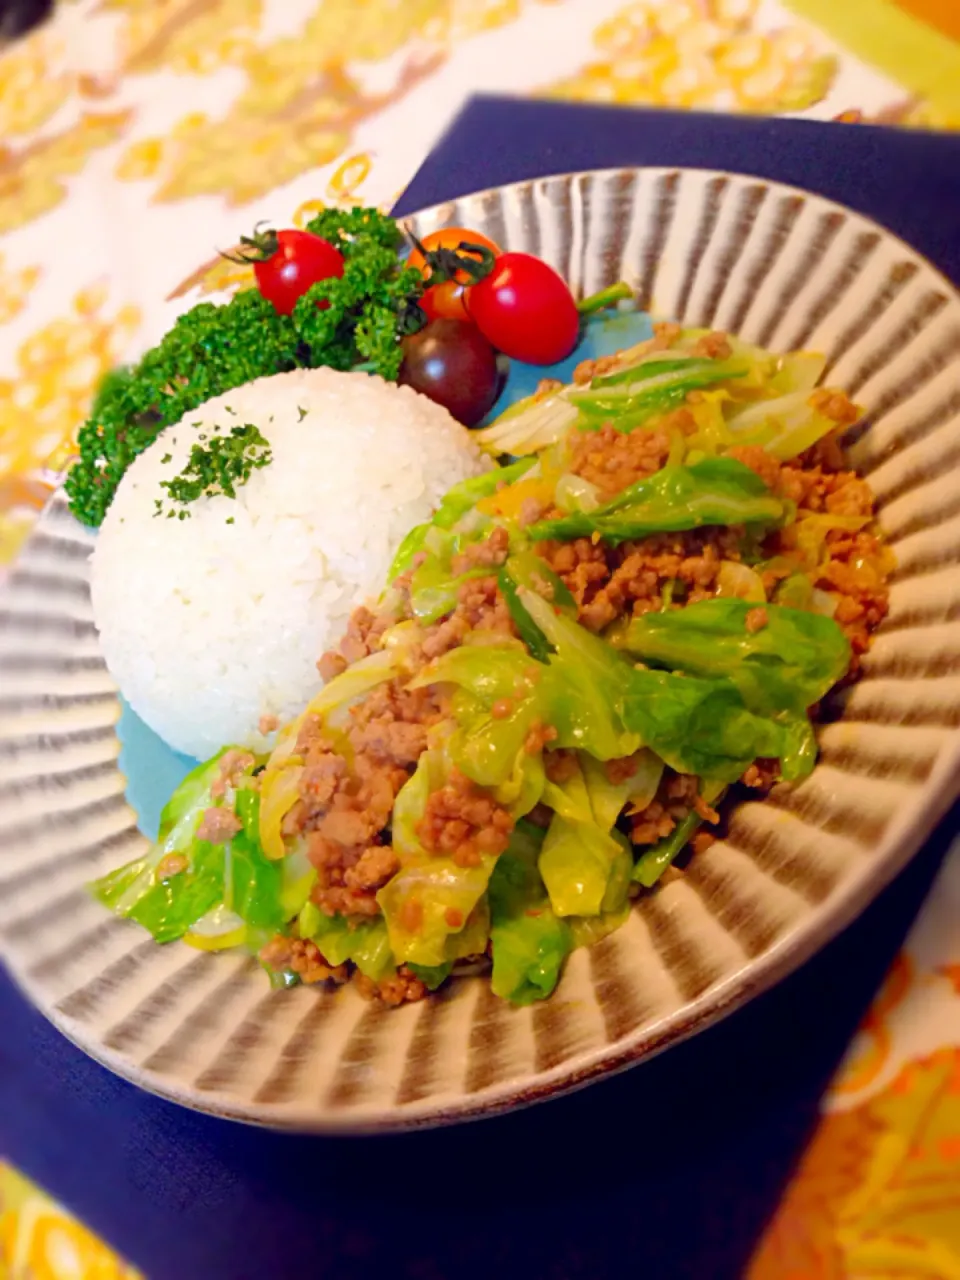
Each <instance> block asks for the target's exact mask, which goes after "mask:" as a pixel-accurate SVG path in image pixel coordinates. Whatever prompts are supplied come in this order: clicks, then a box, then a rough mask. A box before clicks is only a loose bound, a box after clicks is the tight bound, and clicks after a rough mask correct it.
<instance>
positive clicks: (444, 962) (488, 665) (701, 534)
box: [95, 255, 891, 1005]
mask: <svg viewBox="0 0 960 1280" xmlns="http://www.w3.org/2000/svg"><path fill="white" fill-rule="evenodd" d="M504 256H507V255H504ZM498 261H502V258H501V259H498ZM476 287H478V286H474V285H471V286H469V289H474V288H476ZM469 305H470V304H469V302H468V306H469ZM824 367H825V361H824V360H823V359H822V358H821V357H819V356H817V355H814V354H811V353H806V352H800V353H793V354H788V355H783V356H777V355H773V354H771V353H768V352H765V351H762V350H759V349H757V348H756V347H753V346H750V345H749V344H747V343H744V342H742V341H740V340H739V339H737V338H735V337H733V336H731V335H728V334H723V333H716V332H707V331H703V330H689V329H682V328H681V327H680V326H679V325H675V324H668V323H661V324H657V325H655V326H654V329H653V335H652V337H650V338H648V339H647V340H645V341H643V342H641V343H639V344H636V345H633V346H631V347H629V348H627V349H625V350H622V351H620V352H618V353H616V354H615V355H611V356H605V357H602V358H599V359H591V360H585V361H581V363H580V364H579V365H578V366H577V368H576V369H575V371H574V375H573V382H572V383H571V384H563V383H560V382H559V381H549V380H548V381H545V382H544V383H542V384H541V386H540V388H539V389H538V390H537V391H536V392H535V394H533V395H532V396H530V397H529V398H528V399H527V400H525V401H523V402H521V403H520V404H518V405H515V406H513V407H512V408H511V409H509V410H507V412H506V413H504V414H503V415H502V416H501V417H500V418H499V419H498V420H497V421H495V422H493V423H492V424H491V425H490V426H489V427H486V428H484V429H482V430H480V431H477V432H474V433H473V435H472V440H473V441H479V442H480V443H481V444H482V445H483V446H484V447H485V448H486V449H487V451H488V452H489V453H490V454H492V455H494V456H496V458H497V459H498V461H497V464H496V466H495V467H493V468H492V469H490V470H486V471H481V470H480V468H479V466H478V465H477V464H476V462H475V460H473V459H471V460H470V462H469V463H468V462H467V460H466V459H467V455H466V453H464V452H463V451H462V450H461V449H460V448H459V447H458V449H457V450H456V456H457V457H458V458H461V459H463V462H462V466H463V469H464V471H465V472H467V473H468V474H465V475H464V476H463V478H460V477H454V476H452V475H451V476H450V479H451V480H455V482H454V483H452V485H451V486H450V487H449V488H448V490H447V492H446V493H445V495H444V496H443V497H442V499H441V500H440V501H439V502H438V503H436V504H435V505H434V506H433V509H432V511H431V512H430V514H429V515H428V516H426V517H425V518H423V519H422V520H421V521H420V523H419V524H415V525H414V526H413V528H412V529H410V530H409V532H408V533H407V535H406V537H404V539H403V541H402V542H401V543H400V545H399V547H398V548H397V551H396V554H395V556H394V558H393V561H392V564H391V565H390V567H389V569H388V570H387V571H386V572H385V573H384V575H383V579H382V582H381V584H380V585H381V586H382V591H381V593H380V595H379V597H377V598H376V599H375V600H370V601H368V602H366V603H364V604H362V605H361V606H360V607H358V608H357V609H356V610H355V611H354V612H353V614H352V615H351V617H350V620H349V622H348V624H347V626H346V629H345V632H344V634H343V637H342V638H341V639H340V641H339V643H338V644H334V645H331V646H330V647H329V648H327V649H326V651H325V652H323V653H322V654H320V655H319V663H318V666H319V670H320V673H321V674H322V676H323V678H324V681H325V683H324V685H323V687H322V688H321V689H320V690H319V691H318V692H316V693H315V694H314V695H313V696H312V697H310V699H309V700H308V701H306V703H305V705H303V706H302V707H300V708H299V709H298V713H297V714H295V715H293V716H292V717H291V716H289V715H288V714H287V713H286V712H285V713H284V714H283V723H282V724H281V725H280V726H279V729H278V731H277V735H276V738H275V740H274V741H273V743H272V744H271V746H270V747H269V748H266V749H261V748H260V747H258V746H256V745H254V746H250V747H248V745H247V744H245V743H242V742H237V741H236V740H235V739H234V737H233V735H231V734H226V733H224V734H221V735H220V739H219V740H218V741H217V744H216V745H217V747H218V748H219V750H218V751H216V752H215V753H214V754H212V755H211V757H210V758H209V759H208V760H206V761H205V762H204V763H202V764H199V765H198V766H197V768H196V769H195V770H194V771H193V772H192V773H191V774H190V775H189V776H188V777H187V778H186V779H185V781H184V782H183V784H182V785H181V786H180V787H179V788H178V789H177V791H176V792H175V794H174V795H173V797H172V798H171V800H170V802H169V804H168V805H167V808H166V809H165V810H164V813H163V817H162V820H161V824H160V833H159V837H158V840H157V842H156V843H155V845H154V846H153V848H152V849H151V851H150V852H149V853H148V854H147V855H145V856H144V857H143V858H141V859H139V860H137V861H136V862H134V863H132V864H130V865H128V866H126V867H122V868H120V869H118V870H117V871H115V872H112V873H111V874H110V875H108V876H106V877H104V878H103V879H102V880H100V881H98V883H97V885H96V886H95V891H96V893H97V894H98V896H99V898H100V899H101V900H102V901H103V902H104V903H105V904H106V905H107V906H109V907H110V908H111V909H113V910H114V911H116V912H118V913H119V914H120V915H123V916H126V917H129V918H131V919H134V920H137V921H138V922H139V923H140V924H142V925H143V926H144V927H146V928H147V929H149V930H150V931H151V932H152V934H153V936H154V937H155V938H157V939H158V940H159V941H168V940H171V939H174V938H181V937H182V938H185V939H186V940H187V941H188V942H190V943H191V944H192V945H194V946H199V947H203V948H205V949H212V950H218V949H223V948H227V947H233V946H242V947H246V948H249V949H251V950H253V951H254V952H256V954H258V956H259V957H260V960H261V962H262V963H263V965H264V967H265V968H266V969H267V970H268V972H269V973H270V975H271V978H272V980H273V981H274V983H275V984H277V985H288V984H291V983H298V982H304V983H313V982H330V983H343V982H346V981H347V980H350V979H352V980H353V981H355V982H356V984H357V985H358V986H359V987H360V989H361V990H362V991H363V992H364V993H365V994H367V995H370V996H374V997H376V998H378V999H380V1000H382V1001H384V1002H385V1003H388V1004H400V1003H403V1002H406V1001H411V1000H416V999H420V998H422V997H423V996H425V995H426V994H427V993H429V992H430V991H433V990H436V989H437V988H438V987H439V986H440V985H441V984H442V983H443V982H445V981H446V980H447V979H448V977H450V975H451V974H454V973H457V972H460V971H461V970H462V969H463V968H464V967H467V968H469V969H472V970H473V971H476V970H477V969H478V968H482V969H483V970H484V971H487V972H489V981H490V983H491V986H492V989H493V991H494V992H495V993H496V994H497V995H498V996H500V997H502V998H503V999H505V1000H508V1001H510V1002H512V1003H514V1004H520V1005H522V1004H527V1003H529V1002H531V1001H534V1000H539V999H543V998H545V997H547V996H549V995H550V993H551V992H552V991H553V989H554V987H555V986H556V983H557V981H558V979H559V976H560V974H561V972H562V969H563V965H564V962H565V960H566V958H567V957H568V956H569V954H570V953H571V951H573V950H574V949H575V948H577V947H580V946H584V945H588V944H590V943H592V942H595V941H597V940H598V939H600V938H602V937H603V936H604V935H605V934H608V933H610V932H611V931H613V930H615V929H617V928H618V927H619V926H620V925H621V924H623V922H624V921H625V919H626V918H627V914H628V912H629V907H630V902H631V899H632V898H634V897H635V896H637V895H638V894H642V893H645V892H649V891H650V890H651V889H652V888H653V887H654V886H655V885H656V884H657V883H658V881H659V880H660V879H661V878H662V877H663V875H664V874H665V873H666V872H667V871H668V869H669V868H670V867H671V866H672V865H673V864H675V863H677V861H678V859H682V858H683V857H686V856H693V857H696V856H697V853H698V852H699V851H702V849H703V848H704V847H705V846H706V845H708V844H709V843H710V842H712V841H713V840H714V839H716V838H717V837H718V836H720V835H722V833H723V829H724V812H725V810H724V807H723V806H724V801H725V798H727V797H728V795H729V796H731V797H732V796H736V795H737V794H738V793H739V794H742V793H744V792H752V793H753V794H754V795H762V794H764V793H765V792H766V791H767V790H769V789H770V787H771V786H772V785H773V783H774V782H776V781H777V780H782V781H784V782H786V783H790V782H795V781H798V780H801V779H803V778H804V777H806V776H807V775H808V774H809V773H810V771H811V770H812V768H813V766H814V763H815V759H816V753H817V746H816V739H815V735H814V730H813V720H814V719H815V717H816V714H817V710H818V707H819V705H820V703H821V701H822V700H823V699H824V698H825V697H826V695H827V694H828V693H829V692H830V691H831V689H833V688H834V687H835V686H836V685H838V684H839V683H842V682H847V681H850V680H852V679H854V678H855V677H856V675H857V671H858V668H859V663H860V659H861V657H862V655H863V654H864V652H865V651H866V649H867V647H868V645H869V643H870V637H871V633H872V632H873V630H874V629H875V628H876V626H877V625H878V624H879V623H880V621H881V620H882V618H883V617H884V615H885V613H886V609H887V587H886V577H887V575H888V573H889V570H890V568H891V557H890V555H889V552H888V551H887V549H886V548H885V546H884V543H883V540H882V537H881V535H880V533H879V531H878V529H877V527H876V525H875V523H874V499H873V495H872V493H871V491H870V488H869V486H868V485H867V484H866V482H865V481H864V480H862V479H861V478H859V477H858V476H857V475H856V473H855V472H854V471H853V470H852V469H851V468H850V467H849V465H848V464H847V462H846V461H845V458H844V455H843V451H842V447H841V443H840V441H841V437H842V433H843V431H844V430H845V429H846V428H847V427H849V426H850V425H851V424H852V423H853V422H855V421H856V419H857V416H858V410H857V408H856V406H854V405H853V404H852V403H851V402H850V400H849V399H848V398H847V396H846V395H845V394H844V393H843V391H841V390H838V389H832V388H825V387H822V386H820V385H819V382H820V379H821V377H822V374H823V371H824ZM294 376H300V377H307V376H308V375H303V374H301V375H288V377H291V378H292V377H294ZM311 376H314V375H311ZM331 376H333V375H331ZM354 376H355V375H354ZM377 394H378V395H380V394H382V392H380V391H378V393H377ZM402 394H408V395H410V394H412V393H409V392H407V393H397V395H402ZM383 409H384V413H385V414H386V413H387V412H388V411H390V412H392V410H393V404H392V403H391V404H390V406H389V407H388V403H387V400H386V399H384V400H383ZM246 416H247V417H251V415H250V414H247V415H246ZM251 420H253V421H255V422H256V424H257V426H258V428H259V429H260V430H261V431H262V432H263V434H264V436H265V438H266V439H267V440H268V441H269V443H270V447H271V450H272V452H273V454H274V455H277V454H278V452H279V450H278V447H277V445H276V443H275V442H274V441H273V440H272V439H271V438H270V435H269V431H268V428H267V426H266V425H265V424H264V421H263V415H262V414H261V415H253V416H252V418H251ZM244 448H245V449H246V450H247V452H246V453H245V454H244V459H245V460H244V462H243V463H236V464H235V467H236V466H239V467H241V469H247V470H249V476H248V478H247V479H246V481H245V484H244V486H243V488H242V489H241V490H239V491H238V498H237V499H236V503H239V502H242V501H243V494H245V493H247V492H248V491H250V490H251V489H252V488H253V487H254V486H257V487H258V488H260V487H263V486H264V485H265V484H266V483H267V477H268V475H269V473H270V471H271V469H272V468H275V467H276V466H277V460H276V456H275V457H274V459H273V460H272V461H270V462H269V463H268V464H266V465H263V466H255V465H254V464H255V463H257V462H260V461H261V460H262V457H263V454H262V448H263V446H260V445H259V444H258V441H257V440H255V439H253V438H251V439H249V440H246V441H245V442H244ZM154 456H155V455H154ZM142 461H143V462H144V463H147V459H143V460H142ZM149 465H150V466H151V467H153V468H154V471H153V474H154V481H155V483H158V482H159V480H160V479H161V475H160V472H162V469H163V465H164V464H163V463H162V461H161V460H160V459H156V463H155V464H154V463H153V462H150V464H149ZM398 465H399V459H392V460H391V461H390V462H389V469H390V470H391V471H392V470H393V469H394V468H395V467H396V466H398ZM200 469H201V471H202V467H201V468H200ZM387 469H388V464H386V463H385V464H384V470H385V473H386V471H387ZM134 474H135V472H134V471H131V473H130V475H129V476H128V479H129V478H130V476H133V475H134ZM232 474H233V473H232V472H231V475H232ZM289 483H290V481H287V480H285V481H284V482H283V484H282V485H279V486H278V489H284V488H285V487H286V486H287V485H288V484H289ZM127 491H128V490H127V489H126V483H125V485H124V486H122V487H121V492H120V495H119V496H118V498H117V500H116V503H115V507H116V505H118V504H119V503H120V501H121V499H123V498H124V496H125V493H126V492H127ZM434 500H435V491H434V490H433V489H431V494H430V505H433V504H434ZM201 501H202V502H206V503H207V504H208V508H207V509H208V510H209V512H210V518H211V519H213V518H214V517H213V513H214V511H216V512H217V513H218V514H219V518H221V519H222V518H223V514H225V513H226V511H227V510H228V509H229V510H232V505H231V502H230V501H229V500H226V499H220V498H208V499H201ZM236 503H234V504H233V505H236ZM133 505H136V504H133ZM121 514H122V513H121ZM113 515H114V511H113V509H112V510H111V513H110V517H108V519H109V520H111V521H112V520H113ZM147 523H148V527H149V523H150V522H149V521H148V522H147ZM155 523H156V524H157V525H164V526H168V527H169V528H171V529H173V530H175V531H177V532H178V533H180V532H181V531H182V535H183V539H184V541H183V547H184V549H186V547H187V546H188V545H189V543H190V539H191V537H192V535H194V534H196V533H198V532H199V531H200V530H201V529H202V526H201V524H200V523H199V522H198V521H195V520H193V519H186V520H183V521H180V520H176V519H162V520H158V521H156V522H155ZM223 532H224V536H225V534H226V531H223ZM110 535H111V538H112V539H114V542H115V545H116V546H118V545H119V544H120V542H121V541H122V539H123V537H124V526H122V525H121V524H120V523H119V519H118V520H117V522H116V523H113V524H112V525H111V527H110ZM217 537H218V538H219V537H220V533H218V534H217ZM300 545H301V543H300V541H299V539H297V538H296V537H295V538H293V539H292V540H290V542H289V543H288V545H287V552H286V554H287V555H289V556H295V554H296V553H295V552H291V551H290V550H289V548H290V547H291V546H292V547H294V548H298V547H299V546H300ZM349 545H350V543H349V540H347V539H345V540H344V542H343V546H344V549H346V548H347V547H348V546H349ZM132 554H136V551H135V549H134V550H133V552H132ZM383 554H385V552H384V553H383ZM98 555H99V552H98ZM201 555H203V552H202V550H201ZM283 566H284V555H283V553H282V552H278V554H277V558H276V560H275V561H274V572H276V573H281V574H282V573H284V572H286V573H287V576H289V577H293V576H296V577H297V579H298V581H299V582H301V583H303V584H305V583H307V582H308V581H309V576H310V569H309V567H308V566H305V565H304V564H303V563H302V562H301V561H298V560H296V559H290V560H288V561H287V562H286V569H284V567H283ZM124 604H126V602H124ZM164 642H166V643H169V638H168V637H164ZM174 642H175V641H174ZM206 643H207V646H208V648H210V649H211V650H216V651H217V652H218V653H220V652H222V651H224V650H225V649H226V648H227V647H228V646H229V645H230V644H232V643H233V641H232V639H231V628H230V626H229V625H228V626H227V627H221V626H220V624H219V623H218V624H217V629H216V630H209V631H208V635H207V637H206ZM251 643H252V646H253V647H247V646H250V645H251ZM257 643H258V641H257V638H256V637H255V636H254V637H252V642H251V639H250V638H249V633H248V639H247V641H246V645H245V646H244V653H243V655H242V656H241V655H239V652H238V654H237V661H238V662H241V661H242V662H244V663H246V666H247V672H248V676H249V679H250V681H251V682H255V681H257V680H264V681H266V680H268V679H269V678H270V677H271V676H272V675H273V672H272V671H271V670H269V669H267V668H266V667H265V664H264V660H263V654H262V651H257V649H256V648H255V646H256V644H257ZM282 647H283V646H282V645H281V646H280V648H282ZM303 652H305V649H304V650H303ZM270 661H271V662H272V661H273V659H271V660H270ZM191 695H192V691H191ZM182 713H183V715H184V718H185V719H186V717H188V716H190V717H193V718H196V719H197V721H198V724H199V721H201V720H202V719H203V718H204V717H203V715H202V714H198V710H197V700H196V697H192V705H191V706H190V707H189V708H183V709H182ZM198 731H199V730H198ZM202 731H203V732H204V733H206V730H205V729H203V730H202ZM224 744H226V745H224Z"/></svg>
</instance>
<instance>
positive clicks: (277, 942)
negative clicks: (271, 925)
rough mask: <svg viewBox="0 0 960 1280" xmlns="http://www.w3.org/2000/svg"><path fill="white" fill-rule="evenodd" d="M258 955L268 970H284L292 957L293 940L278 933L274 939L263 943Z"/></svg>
mask: <svg viewBox="0 0 960 1280" xmlns="http://www.w3.org/2000/svg"><path fill="white" fill-rule="evenodd" d="M259 955H260V959H261V960H262V961H263V963H264V964H265V965H266V966H267V968H268V969H285V968H286V967H287V965H288V964H289V963H290V960H291V958H292V956H293V939H292V938H285V937H284V936H283V934H280V933H278V934H277V936H276V937H275V938H271V939H270V941H269V942H267V943H264V945H263V946H262V947H261V948H260V951H259Z"/></svg>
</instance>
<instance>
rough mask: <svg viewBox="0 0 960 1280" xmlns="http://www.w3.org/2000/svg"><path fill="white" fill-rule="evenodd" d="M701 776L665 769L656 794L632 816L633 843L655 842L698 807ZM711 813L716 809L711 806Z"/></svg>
mask: <svg viewBox="0 0 960 1280" xmlns="http://www.w3.org/2000/svg"><path fill="white" fill-rule="evenodd" d="M699 786H700V780H699V778H697V777H696V776H695V775H694V774H688V773H674V771H673V770H672V769H665V770H664V771H663V777H662V778H661V779H660V785H659V787H658V788H657V794H656V796H655V798H654V799H653V800H652V801H651V802H650V803H649V804H648V805H647V807H646V808H645V809H641V810H640V811H639V812H638V813H633V814H631V815H630V817H629V824H630V839H631V841H632V842H633V843H634V844H640V845H646V844H656V843H657V841H658V840H663V839H664V838H665V837H666V836H668V835H669V834H670V833H671V831H673V830H674V828H675V827H676V826H677V825H678V824H679V823H681V822H683V820H684V818H686V817H687V815H688V814H689V813H690V810H691V809H694V808H696V806H697V804H698V803H699V797H698V794H697V791H698V788H699ZM710 812H711V813H712V812H713V810H712V809H711V810H710Z"/></svg>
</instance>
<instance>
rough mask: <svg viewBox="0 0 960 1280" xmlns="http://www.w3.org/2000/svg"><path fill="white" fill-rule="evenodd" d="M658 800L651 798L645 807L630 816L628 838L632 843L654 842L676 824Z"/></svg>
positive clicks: (666, 834) (662, 837) (667, 833)
mask: <svg viewBox="0 0 960 1280" xmlns="http://www.w3.org/2000/svg"><path fill="white" fill-rule="evenodd" d="M676 825H677V824H676V821H675V820H674V819H673V818H672V817H671V816H670V814H669V813H667V811H666V809H665V808H664V806H663V805H662V804H661V802H660V801H659V800H651V802H650V803H649V804H648V805H647V807H646V808H645V809H642V810H641V811H640V813H635V814H633V815H631V817H630V839H631V841H632V842H633V843H634V844H656V843H657V841H658V840H663V839H664V838H665V837H666V836H668V835H669V834H670V832H671V831H672V830H673V829H674V827H675V826H676Z"/></svg>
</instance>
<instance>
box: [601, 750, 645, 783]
mask: <svg viewBox="0 0 960 1280" xmlns="http://www.w3.org/2000/svg"><path fill="white" fill-rule="evenodd" d="M603 771H604V773H605V774H606V775H607V781H608V782H609V783H610V785H611V786H614V787H617V786H619V785H620V783H621V782H626V781H627V779H628V778H632V777H633V776H634V774H635V773H636V772H637V760H636V757H635V756H621V757H620V758H619V759H617V760H608V761H607V762H606V764H605V765H604V766H603Z"/></svg>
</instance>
